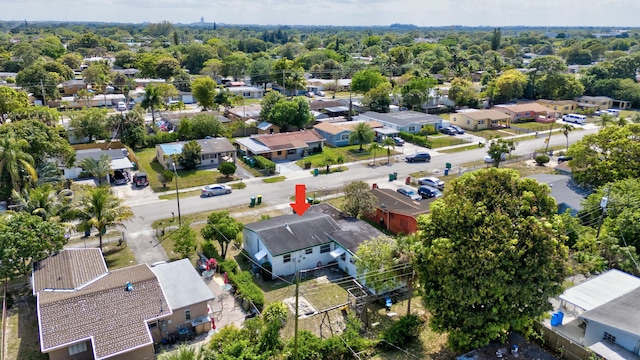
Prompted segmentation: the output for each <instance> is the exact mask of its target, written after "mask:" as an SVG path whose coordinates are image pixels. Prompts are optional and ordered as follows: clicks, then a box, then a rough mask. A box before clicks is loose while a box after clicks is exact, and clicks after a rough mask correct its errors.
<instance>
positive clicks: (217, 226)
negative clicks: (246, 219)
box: [200, 211, 244, 260]
mask: <svg viewBox="0 0 640 360" xmlns="http://www.w3.org/2000/svg"><path fill="white" fill-rule="evenodd" d="M243 228H244V225H243V224H242V223H241V222H239V221H237V220H236V219H234V218H233V217H232V216H231V215H229V213H228V212H226V211H214V212H212V213H211V214H210V215H209V218H208V219H207V224H206V225H205V226H204V227H203V228H202V230H200V232H201V234H202V237H203V238H204V239H205V240H209V241H214V240H215V241H217V242H218V244H219V245H220V256H221V257H222V259H223V260H224V259H225V258H226V257H227V251H228V249H229V245H230V244H231V243H232V242H234V241H236V238H237V236H238V234H240V233H242V229H243Z"/></svg>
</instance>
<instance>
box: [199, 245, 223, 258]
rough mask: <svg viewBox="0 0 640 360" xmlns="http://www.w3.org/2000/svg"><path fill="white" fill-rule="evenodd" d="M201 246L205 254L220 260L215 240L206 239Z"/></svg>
mask: <svg viewBox="0 0 640 360" xmlns="http://www.w3.org/2000/svg"><path fill="white" fill-rule="evenodd" d="M201 247H202V253H203V254H204V256H206V257H208V258H214V259H216V260H220V254H219V253H218V249H217V248H216V245H215V244H214V242H213V241H205V242H203V243H202V245H201Z"/></svg>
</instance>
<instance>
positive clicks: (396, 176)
mask: <svg viewBox="0 0 640 360" xmlns="http://www.w3.org/2000/svg"><path fill="white" fill-rule="evenodd" d="M393 180H398V173H397V172H394V173H393Z"/></svg>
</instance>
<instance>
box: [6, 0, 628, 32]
mask: <svg viewBox="0 0 640 360" xmlns="http://www.w3.org/2000/svg"><path fill="white" fill-rule="evenodd" d="M0 3H1V4H0V20H27V21H43V20H56V21H97V22H122V23H143V22H160V21H164V20H166V21H170V22H172V23H183V24H189V23H193V22H199V21H200V18H201V17H203V18H204V21H205V22H208V23H213V22H217V23H226V24H259V25H347V26H349V25H351V26H369V25H390V24H394V23H400V24H414V25H418V26H449V25H463V26H516V25H523V26H561V27H575V26H605V27H632V26H640V22H638V20H637V19H638V14H639V13H640V1H638V0H533V1H532V0H322V1H320V0H81V1H78V0H2V1H0Z"/></svg>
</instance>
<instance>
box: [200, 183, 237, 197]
mask: <svg viewBox="0 0 640 360" xmlns="http://www.w3.org/2000/svg"><path fill="white" fill-rule="evenodd" d="M224 194H231V187H230V186H227V185H222V184H213V185H207V186H205V187H203V188H202V194H200V196H203V197H204V196H206V197H209V196H216V195H224Z"/></svg>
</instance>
